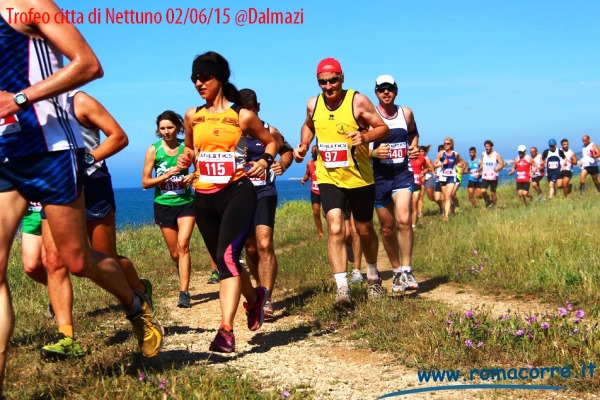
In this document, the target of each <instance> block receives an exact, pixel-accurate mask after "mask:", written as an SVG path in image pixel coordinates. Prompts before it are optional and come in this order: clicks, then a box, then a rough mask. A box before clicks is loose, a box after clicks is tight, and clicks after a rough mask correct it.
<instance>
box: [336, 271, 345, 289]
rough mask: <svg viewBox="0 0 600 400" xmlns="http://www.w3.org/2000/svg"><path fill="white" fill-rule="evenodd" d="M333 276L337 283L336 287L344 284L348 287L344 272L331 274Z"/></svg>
mask: <svg viewBox="0 0 600 400" xmlns="http://www.w3.org/2000/svg"><path fill="white" fill-rule="evenodd" d="M333 277H334V278H335V284H336V285H337V287H338V289H339V288H341V287H344V286H346V287H348V279H347V278H346V273H345V272H338V273H337V274H333Z"/></svg>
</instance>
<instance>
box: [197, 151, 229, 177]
mask: <svg viewBox="0 0 600 400" xmlns="http://www.w3.org/2000/svg"><path fill="white" fill-rule="evenodd" d="M196 168H197V169H198V171H200V179H199V180H200V182H208V183H229V181H230V180H231V178H232V177H233V174H234V173H235V154H234V153H233V152H202V153H200V154H198V158H197V164H196Z"/></svg>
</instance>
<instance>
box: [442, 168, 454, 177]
mask: <svg viewBox="0 0 600 400" xmlns="http://www.w3.org/2000/svg"><path fill="white" fill-rule="evenodd" d="M442 175H443V176H454V175H456V171H454V168H446V169H443V170H442Z"/></svg>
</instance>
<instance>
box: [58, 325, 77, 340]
mask: <svg viewBox="0 0 600 400" xmlns="http://www.w3.org/2000/svg"><path fill="white" fill-rule="evenodd" d="M58 331H59V332H60V333H62V334H63V335H65V336H68V337H70V338H71V339H73V338H74V335H73V325H61V326H59V327H58Z"/></svg>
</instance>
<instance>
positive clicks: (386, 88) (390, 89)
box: [375, 85, 395, 93]
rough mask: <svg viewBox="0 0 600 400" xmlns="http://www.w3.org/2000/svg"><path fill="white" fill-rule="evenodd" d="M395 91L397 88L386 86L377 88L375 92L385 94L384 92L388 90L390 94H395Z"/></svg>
mask: <svg viewBox="0 0 600 400" xmlns="http://www.w3.org/2000/svg"><path fill="white" fill-rule="evenodd" d="M394 89H395V88H394V86H392V85H384V86H379V87H377V88H376V89H375V90H377V93H383V92H385V91H386V90H387V91H388V92H393V91H394Z"/></svg>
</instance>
